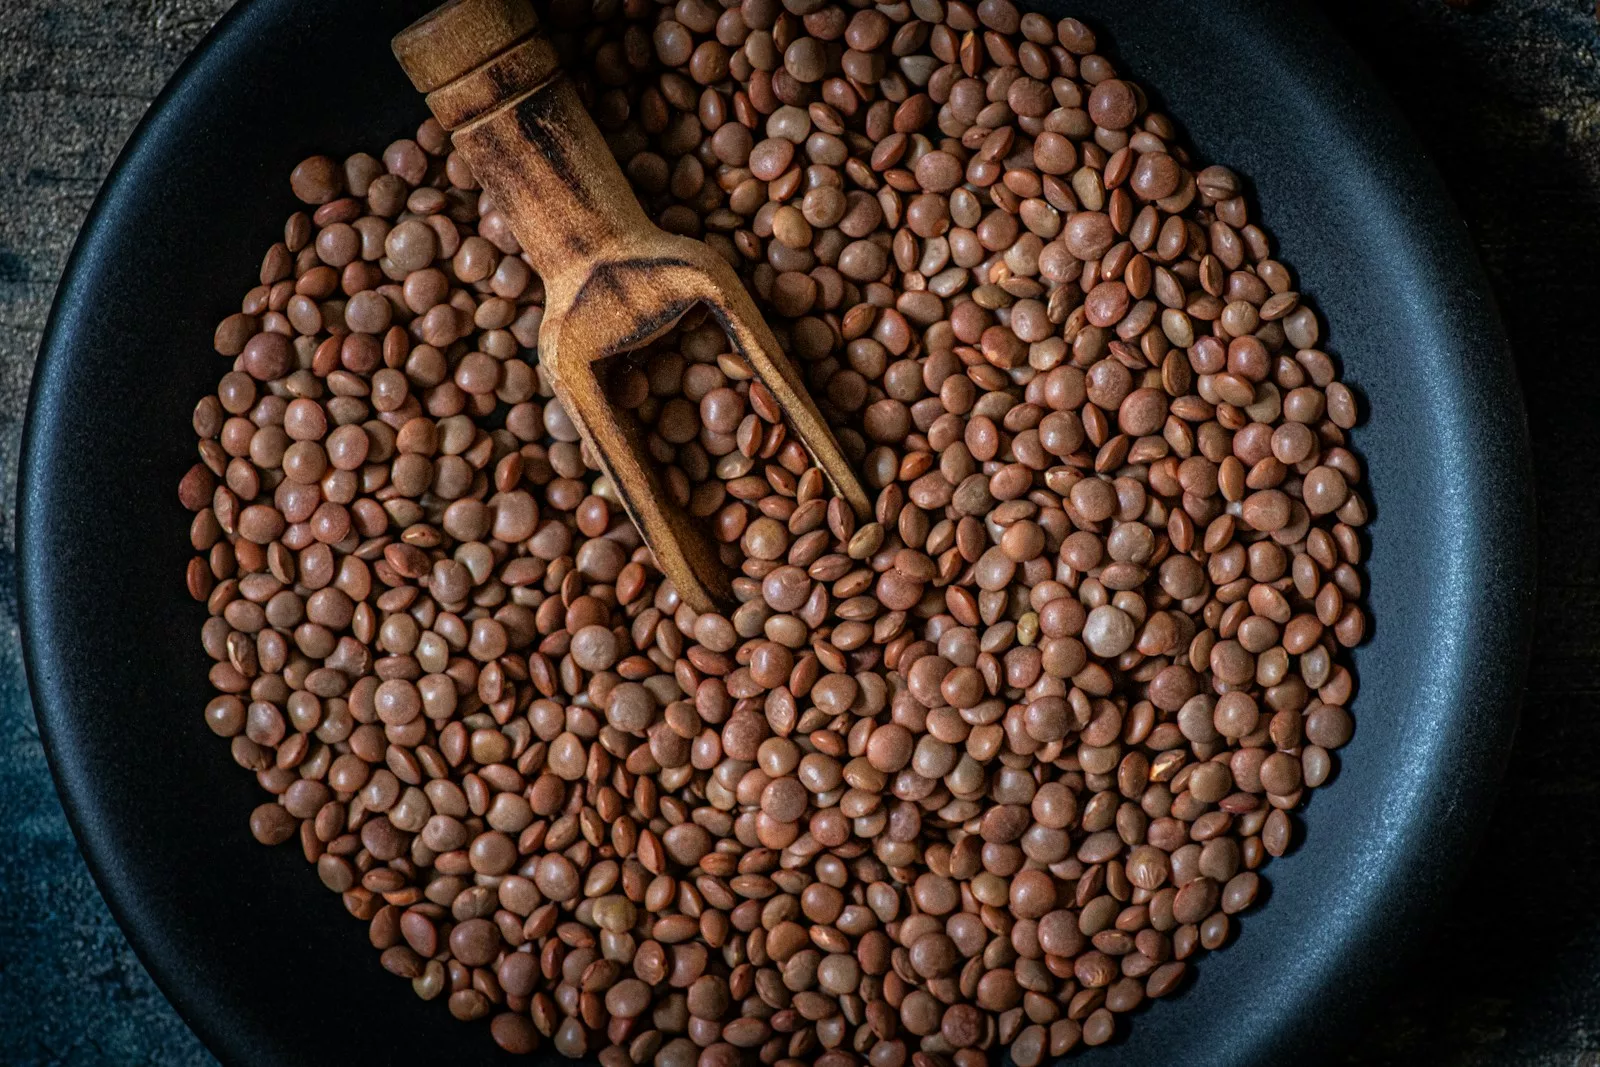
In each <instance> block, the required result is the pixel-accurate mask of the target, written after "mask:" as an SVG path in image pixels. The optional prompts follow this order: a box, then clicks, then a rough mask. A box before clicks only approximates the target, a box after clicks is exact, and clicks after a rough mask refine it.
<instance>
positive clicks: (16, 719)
mask: <svg viewBox="0 0 1600 1067" xmlns="http://www.w3.org/2000/svg"><path fill="white" fill-rule="evenodd" d="M228 2H229V0H114V2H112V3H110V4H107V3H105V2H104V0H0V473H3V478H4V481H3V487H0V1064H5V1065H15V1067H36V1065H45V1064H70V1065H74V1067H76V1065H80V1064H81V1065H102V1064H103V1065H108V1067H110V1065H115V1067H122V1065H133V1064H156V1065H162V1067H167V1065H174V1067H188V1065H201V1064H210V1063H213V1062H214V1061H213V1060H212V1058H211V1057H210V1056H209V1055H208V1054H207V1053H206V1052H205V1050H204V1049H203V1048H201V1047H200V1045H199V1043H198V1042H197V1041H196V1040H195V1038H194V1037H193V1035H191V1034H190V1033H189V1031H188V1030H187V1029H186V1028H185V1027H184V1025H183V1023H182V1022H181V1021H180V1020H179V1019H178V1018H177V1016H176V1015H175V1014H174V1013H173V1011H172V1009H171V1008H170V1007H169V1006H168V1005H167V1002H166V1001H165V1000H164V999H163V998H162V996H161V994H160V993H159V992H158V991H157V990H156V989H155V987H154V985H153V984H152V983H151V981H150V979H149V977H148V975H146V973H145V971H144V969H143V968H142V967H141V966H140V964H139V962H138V960H137V959H136V958H135V957H134V955H133V953H132V951H131V950H130V949H129V948H128V944H127V942H126V940H125V939H124V938H123V936H122V934H121V932H120V931H119V930H118V929H117V927H116V924H115V923H114V922H113V921H112V919H111V917H110V915H109V914H108V912H107V911H106V908H105V905H104V903H103V902H102V901H101V899H100V896H99V894H98V893H97V892H96V890H95V888H94V885H93V883H92V882H91V880H90V879H89V876H88V873H87V871H86V869H85V868H84V865H83V861H82V860H81V859H80V857H79V855H78V851H77V847H76V845H75V844H74V842H73V839H72V835H71V833H70V831H69V830H68V828H67V825H66V821H65V819H64V817H63V816H62V813H61V809H60V806H59V804H58V803H57V801H56V797H55V793H54V790H53V788H52V786H51V784H50V777H49V772H48V770H47V768H46V766H45V760H44V754H43V751H42V749H41V747H40V744H39V737H38V731H37V728H36V726H35V724H34V719H33V716H32V713H31V711H30V709H29V707H28V704H27V698H26V690H25V686H24V683H23V680H22V670H21V665H20V662H19V657H18V652H17V640H16V610H15V597H14V593H13V587H12V579H11V573H12V559H13V556H12V551H13V547H14V527H13V520H12V506H13V500H14V496H15V492H14V491H15V477H16V476H15V468H16V462H15V461H16V456H17V450H18V443H19V440H20V436H21V431H22V418H23V410H24V407H25V405H26V399H27V386H28V379H29V374H30V371H31V369H32V364H33V358H34V353H35V351H36V349H37V347H38V342H39V337H40V331H41V330H42V328H43V325H44V320H45V316H46V314H47V312H48V310H49V305H50V299H51V296H52V294H53V293H54V291H55V285H56V280H57V278H58V276H59V273H60V271H61V268H62V265H63V264H64V262H65V260H66V256H67V253H68V251H69V250H70V248H71V244H72V239H73V236H74V234H75V232H76V230H77V227H78V225H79V223H80V222H81V221H82V218H83V216H84V213H85V212H86V211H87V210H88V208H89V205H90V203H91V202H92V200H93V198H94V194H95V191H96V189H97V188H98V186H99V184H100V181H101V179H102V178H103V177H104V175H105V173H106V171H107V170H108V169H109V168H110V166H111V163H112V161H113V160H114V159H115V157H116V154H117V151H118V150H119V148H120V147H121V145H122V143H123V141H124V139H125V138H126V137H127V135H128V133H129V131H131V129H132V128H133V125H134V123H135V122H137V121H138V118H139V116H140V115H141V114H142V113H143V111H144V109H145V107H146V105H147V104H148V102H149V100H150V99H151V98H152V97H153V96H154V95H155V93H156V92H157V91H158V90H159V89H160V87H161V85H162V84H163V82H164V81H165V80H166V78H167V77H168V75H169V74H170V73H171V71H172V70H173V68H175V67H176V66H177V64H178V63H179V62H180V61H181V59H182V58H183V56H184V55H185V54H186V53H187V52H188V50H189V49H190V48H191V47H193V45H194V44H195V43H196V42H197V41H198V40H199V39H200V37H201V36H202V35H203V34H204V33H205V31H206V30H207V29H208V28H209V27H210V26H211V24H212V23H213V22H214V21H215V20H216V18H217V17H218V16H220V15H221V14H222V12H223V11H224V10H226V8H227V7H228ZM307 2H312V0H307ZM1321 2H1322V4H1323V6H1324V7H1325V8H1326V9H1327V11H1328V13H1329V14H1330V15H1331V16H1332V17H1333V18H1334V19H1335V21H1336V22H1338V23H1339V24H1340V26H1341V28H1342V29H1343V30H1344V31H1345V33H1346V34H1347V36H1349V38H1350V39H1351V40H1352V41H1353V42H1354V43H1355V45H1356V47H1357V48H1358V50H1360V51H1361V52H1362V53H1363V54H1365V55H1366V56H1367V58H1368V59H1369V60H1370V61H1371V62H1372V63H1373V65H1374V66H1375V67H1376V68H1377V70H1378V72H1379V74H1380V76H1381V77H1382V78H1383V79H1384V81H1385V82H1386V83H1387V84H1388V85H1389V87H1390V89H1391V91H1392V92H1393V94H1394V96H1395V98H1396V99H1397V101H1398V102H1399V104H1400V106H1401V108H1402V110H1404V111H1405V112H1406V114H1407V115H1408V117H1409V118H1410V119H1411V121H1412V123H1413V124H1414V126H1415V127H1416V128H1417V131H1418V134H1419V136H1420V138H1421V139H1422V141H1423V143H1424V145H1425V146H1426V147H1427V148H1428V149H1429V150H1430V152H1431V153H1432V154H1433V156H1434V158H1435V160H1436V162H1437V163H1438V165H1439V167H1440V169H1441V171H1442V172H1443V173H1444V175H1445V178H1446V181H1447V183H1448V184H1449V185H1450V187H1451V190H1452V193H1453V194H1454V196H1455V197H1456V200H1457V202H1458V203H1459V204H1460V206H1461V209H1462V213H1463V214H1464V215H1465V217H1466V218H1467V221H1468V224H1469V226H1470V227H1471V229H1472V232H1473V236H1474V237H1475V239H1476V240H1477V242H1478V244H1479V246H1480V248H1481V250H1482V254H1483V258H1484V262H1485V265H1486V266H1487V268H1488V270H1489V273H1490V275H1491V278H1492V280H1493V282H1494V284H1495V288H1496V291H1497V293H1498V296H1499V299H1500V301H1501V306H1502V309H1503V310H1504V312H1505V315H1506V320H1507V327H1508V330H1509V332H1510V334H1511V338H1512V343H1513V346H1514V348H1515V349H1516V351H1517V353H1518V360H1519V365H1520V369H1521V372H1522V376H1523V382H1524V390H1525V392H1526V393H1527V401H1528V407H1529V414H1530V422H1531V424H1532V428H1533V436H1534V448H1535V459H1536V462H1537V464H1538V475H1537V489H1538V493H1539V497H1540V510H1541V513H1540V530H1539V552H1540V558H1541V560H1542V561H1543V564H1544V578H1543V589H1542V591H1541V600H1540V614H1539V622H1538V633H1537V642H1538V645H1537V649H1536V651H1535V654H1534V662H1533V666H1532V672H1531V681H1530V692H1529V698H1528V701H1527V707H1526V709H1525V711H1524V718H1523V729H1522V733H1521V736H1520V737H1519V739H1518V742H1517V747H1516V750H1515V751H1514V753H1513V754H1512V759H1511V769H1510V773H1509V775H1508V778H1507V781H1506V785H1505V787H1504V789H1503V791H1502V796H1501V801H1500V805H1499V808H1498V811H1497V813H1496V815H1495V817H1494V819H1493V820H1492V821H1491V823H1490V825H1489V826H1488V827H1487V828H1486V834H1485V839H1484V843H1483V845H1482V847H1481V848H1480V849H1479V851H1478V854H1477V858H1476V861H1475V864H1474V867H1473V870H1472V873H1471V875H1470V876H1469V878H1468V879H1467V881H1466V883H1465V884H1464V885H1463V887H1462V889H1461V891H1460V892H1459V893H1458V895H1457V898H1456V899H1455V901H1453V902H1452V904H1451V905H1450V906H1449V907H1447V908H1446V909H1445V910H1444V913H1443V914H1442V915H1441V916H1440V928H1439V931H1438V932H1437V933H1436V934H1435V935H1433V936H1432V938H1431V939H1430V940H1429V941H1428V942H1427V943H1426V944H1425V945H1424V946H1422V948H1421V950H1420V951H1419V952H1418V954H1417V962H1416V963H1415V965H1414V966H1413V967H1412V969H1411V970H1410V972H1409V973H1408V974H1407V976H1406V977H1405V978H1404V979H1403V980H1402V981H1401V982H1400V983H1399V985H1398V988H1397V989H1396V990H1395V991H1394V993H1393V995H1392V996H1390V997H1388V998H1387V999H1386V1001H1385V1004H1384V1006H1383V1007H1382V1008H1381V1009H1380V1011H1379V1012H1378V1013H1377V1014H1376V1015H1375V1016H1374V1017H1373V1019H1372V1020H1371V1021H1370V1023H1369V1025H1368V1026H1367V1027H1366V1028H1365V1030H1364V1032H1362V1033H1361V1034H1359V1035H1357V1036H1356V1037H1355V1039H1354V1041H1353V1047H1352V1049H1351V1050H1350V1051H1349V1052H1348V1054H1347V1055H1346V1057H1345V1059H1346V1062H1348V1063H1349V1064H1358V1065H1369V1064H1370V1065H1389V1064H1394V1065H1400V1064H1407V1065H1440V1067H1445V1065H1448V1067H1524V1065H1526V1067H1600V912H1597V908H1596V902H1595V899H1594V895H1593V887H1594V885H1595V884H1596V881H1597V877H1596V876H1597V875H1600V819H1597V818H1596V815H1597V812H1596V806H1597V804H1596V802H1597V799H1600V774H1597V772H1596V770H1595V766H1596V760H1595V755H1594V754H1595V753H1597V752H1600V714H1597V712H1600V565H1597V563H1596V559H1597V550H1596V547H1595V536H1594V531H1595V529H1596V526H1597V520H1600V468H1597V465H1596V464H1595V463H1594V461H1593V457H1594V456H1595V455H1597V454H1600V419H1597V418H1596V417H1595V414H1594V411H1595V398H1596V397H1597V396H1600V358H1596V356H1597V352H1596V347H1597V346H1596V333H1597V331H1596V326H1595V323H1596V312H1595V309H1596V308H1597V307H1600V273H1597V272H1596V270H1595V267H1594V255H1595V250H1596V249H1597V248H1600V25H1597V23H1596V19H1595V13H1594V4H1593V2H1592V0H1480V2H1479V3H1477V4H1476V5H1473V6H1472V7H1471V8H1470V9H1469V10H1465V11H1463V10H1459V9H1457V8H1455V7H1452V6H1449V5H1447V4H1446V3H1445V0H1321ZM1135 73H1137V72H1135ZM1267 215H1268V217H1269V219H1270V215H1271V206H1270V205H1267ZM130 284H141V282H139V281H138V280H137V279H130ZM1486 669H1490V666H1489V665H1486Z"/></svg>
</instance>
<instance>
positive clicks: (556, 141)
mask: <svg viewBox="0 0 1600 1067" xmlns="http://www.w3.org/2000/svg"><path fill="white" fill-rule="evenodd" d="M393 48H394V54H395V58H397V59H398V60H399V61H400V65H401V67H402V68H404V70H405V72H406V74H407V76H408V77H410V79H411V81H412V84H414V85H415V86H416V87H417V88H418V89H419V90H421V91H423V92H425V93H427V94H428V107H429V108H431V109H432V111H433V113H434V115H435V117H437V118H438V120H439V122H440V124H441V125H443V126H444V128H445V129H446V130H449V131H451V133H452V134H453V135H454V136H453V140H454V143H455V146H456V149H457V151H459V152H461V153H462V155H463V156H464V157H465V158H466V160H467V163H468V164H469V165H470V166H471V167H472V172H473V174H474V175H475V176H476V177H477V179H478V181H479V182H480V183H481V184H482V185H483V187H484V188H485V189H487V190H488V191H489V192H490V194H491V195H492V196H493V197H494V199H495V203H496V205H497V206H498V207H499V208H500V210H501V213H502V214H503V215H504V216H505V218H506V220H507V222H508V223H509V224H510V227H511V232H512V233H513V234H515V235H516V238H517V241H518V242H519V243H520V244H521V245H522V249H523V251H524V252H525V253H526V254H527V256H528V259H529V260H530V261H531V262H532V264H533V267H534V269H535V270H537V271H538V272H539V274H540V276H541V277H543V278H544V279H545V281H546V283H547V284H549V283H550V282H552V281H553V280H555V278H556V277H557V276H558V275H561V274H566V273H569V272H573V273H574V274H575V276H577V277H582V276H583V275H584V274H586V273H587V271H588V268H589V266H590V265H592V264H593V263H594V262H596V261H597V260H600V259H615V258H618V253H619V250H621V249H625V248H629V247H634V248H638V247H642V246H645V245H647V244H648V243H649V242H650V239H651V238H653V237H656V236H658V235H659V231H658V230H657V228H656V226H655V225H654V224H653V223H652V222H651V221H650V220H649V218H648V217H646V215H645V213H644V209H643V208H641V207H640V206H639V201H638V198H637V197H636V196H635V195H634V192H633V188H632V187H631V186H630V185H629V184H628V179H627V177H626V176H625V175H624V174H623V173H622V168H621V167H619V166H618V165H617V161H616V159H615V158H614V157H613V156H612V154H611V151H610V149H609V148H608V147H607V145H606V143H605V139H604V138H603V137H602V136H601V134H600V130H599V129H598V128H597V127H596V126H595V124H594V120H593V119H592V118H590V117H589V113H588V112H587V111H586V110H585V109H584V107H583V103H582V101H580V100H579V99H578V94H577V92H576V90H575V89H574V88H573V85H572V83H571V81H569V80H568V79H567V77H566V76H565V75H564V74H562V73H561V70H560V65H559V63H558V61H557V57H556V53H555V50H554V49H553V48H552V47H551V46H550V43H549V42H548V41H546V40H545V39H544V37H543V36H542V35H540V33H539V30H538V20H537V18H536V17H535V15H534V12H533V6H532V4H531V3H529V0H451V2H450V3H447V4H445V5H443V6H442V7H440V8H438V9H436V10H435V11H433V12H432V13H430V14H428V15H425V16H423V17H422V18H421V19H419V20H417V21H416V22H414V23H412V24H411V25H410V26H408V27H407V28H406V29H404V30H402V31H401V32H400V33H399V34H398V35H397V36H396V37H395V38H394V41H393Z"/></svg>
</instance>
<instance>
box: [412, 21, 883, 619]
mask: <svg viewBox="0 0 1600 1067" xmlns="http://www.w3.org/2000/svg"><path fill="white" fill-rule="evenodd" d="M393 46H394V54H395V56H396V58H398V59H399V60H400V65H401V66H402V67H404V68H405V72H406V74H407V75H408V76H409V77H410V78H411V81H412V83H413V84H414V85H416V87H417V88H418V89H419V90H421V91H423V92H425V93H427V94H428V106H429V107H430V108H432V109H433V113H434V115H436V116H437V117H438V119H439V122H440V123H441V124H443V126H444V128H445V129H446V130H449V131H451V134H452V139H453V140H454V142H455V147H456V150H457V151H459V152H460V153H461V154H462V155H463V156H464V157H465V158H466V160H467V162H468V163H469V164H470V165H471V166H472V171H473V174H474V175H475V176H476V177H477V179H478V181H479V182H481V183H482V185H483V187H484V188H485V189H486V190H488V192H489V195H490V196H492V197H493V198H494V202H495V206H496V207H497V208H498V209H499V210H500V212H501V213H502V214H504V215H505V217H506V220H507V221H508V222H509V223H510V226H511V232H512V233H514V234H515V235H516V237H517V240H518V241H519V242H520V243H521V244H522V248H523V251H524V252H525V253H526V254H527V257H528V259H529V261H530V262H531V263H532V264H533V267H534V269H535V270H537V271H538V272H539V275H540V277H541V278H543V279H544V286H545V312H544V322H543V325H542V326H541V327H540V330H539V361H540V364H541V365H542V366H543V368H544V372H545V374H546V376H547V377H548V378H549V380H550V382H551V384H552V385H553V386H554V388H555V393H556V396H557V397H558V398H559V399H560V401H561V404H562V407H564V408H565V409H566V412H567V415H568V416H570V417H571V419H572V421H573V422H574V423H575V424H577V427H578V431H579V433H581V434H582V435H583V439H584V440H585V441H586V442H587V443H588V445H589V447H590V448H591V449H592V450H593V452H594V454H595V456H596V457H598V458H599V461H600V465H601V466H602V467H603V468H604V469H605V472H606V474H607V475H608V476H609V477H610V479H611V482H612V484H613V485H614V486H615V487H616V490H617V494H618V496H620V497H621V499H622V505H623V507H624V508H626V509H627V512H628V514H629V516H630V517H632V519H633V521H634V523H635V524H636V525H637V526H638V527H639V532H640V533H642V534H643V535H644V539H645V541H646V543H648V544H649V546H650V548H651V550H652V551H653V552H654V553H655V557H656V561H657V562H658V563H659V564H660V566H661V569H662V571H663V572H664V573H665V574H666V576H667V577H668V578H669V579H671V581H672V584H673V586H674V587H675V588H676V589H677V591H678V595H679V596H681V597H682V598H683V600H684V602H685V603H686V604H688V605H689V606H690V607H691V608H692V609H694V610H695V611H697V612H704V611H711V610H714V608H715V607H717V606H718V604H719V603H720V604H726V603H728V601H729V600H730V599H731V597H732V592H731V586H730V581H729V575H728V573H727V570H726V568H725V567H724V566H723V565H722V561H721V559H720V558H719V556H718V555H717V550H716V546H715V545H714V544H713V543H712V541H711V538H710V536H709V534H708V532H707V531H705V530H700V529H696V528H695V526H694V525H693V524H692V523H691V521H690V519H689V517H688V516H687V515H685V514H684V513H683V512H682V511H681V510H679V509H677V508H674V507H672V506H670V505H669V504H668V503H667V498H666V493H665V492H664V490H663V486H662V482H661V476H660V474H659V472H658V470H657V467H656V464H655V463H654V462H653V461H652V460H651V458H650V456H649V454H648V453H647V452H646V451H645V448H644V442H643V435H642V433H641V430H640V427H639V424H638V420H637V419H636V418H635V417H634V416H632V415H631V414H628V413H626V412H622V411H619V410H617V408H616V407H615V405H614V404H613V403H612V402H611V400H610V398H609V397H608V396H607V395H606V392H605V388H604V386H603V384H602V382H601V379H600V376H599V373H598V371H599V368H598V367H597V366H596V363H597V361H599V360H603V359H606V358H607V357H610V356H614V355H617V354H619V353H622V352H627V351H629V350H631V349H636V348H639V347H641V346H643V345H645V344H648V343H649V342H650V341H652V340H654V339H655V338H658V337H660V336H661V335H662V334H664V333H666V332H667V331H668V330H670V329H671V328H672V326H673V325H674V324H675V323H676V322H677V321H678V320H679V319H680V318H682V317H683V315H684V313H685V312H687V311H689V310H690V309H691V308H693V307H694V306H695V305H696V304H704V305H705V306H706V307H707V308H708V309H709V310H710V312H711V314H712V315H713V316H715V318H716V320H717V322H718V323H720V324H721V325H722V327H723V329H724V330H726V331H727V335H728V339H729V342H730V344H731V345H732V347H733V349H734V351H736V352H737V353H738V354H739V355H741V356H743V357H744V359H745V360H746V361H748V363H749V365H750V367H751V368H752V370H753V371H754V373H755V377H756V378H757V379H759V380H760V382H761V384H762V385H764V386H766V388H767V389H768V390H770V391H771V393H772V396H773V397H774V398H775V399H776V401H777V403H778V406H779V407H780V408H781V409H782V410H783V412H784V415H785V416H786V417H787V418H788V421H789V426H790V428H791V430H792V432H793V433H795V434H796V435H797V436H798V437H799V439H800V442H801V443H802V444H803V445H804V446H805V447H806V449H807V450H808V451H809V452H810V453H811V456H812V458H813V459H814V460H815V462H816V464H817V466H818V467H819V468H820V469H821V470H822V473H823V475H824V476H825V477H826V478H827V480H828V481H829V483H830V484H831V485H832V487H833V490H834V492H835V493H836V494H837V495H838V496H839V497H841V498H842V499H843V500H845V501H846V502H847V503H848V504H849V505H850V507H852V508H853V509H854V510H855V512H856V515H857V517H858V518H863V519H864V518H866V516H867V514H868V512H869V510H870V505H869V503H868V501H867V495H866V493H865V492H864V491H863V490H862V488H861V484H860V483H859V482H858V481H857V480H856V477H855V475H854V474H853V473H852V472H851V470H850V467H849V465H848V464H847V463H846V462H845V458H844V454H843V453H842V452H841V451H840V450H839V444H838V442H837V441H835V440H834V438H833V434H832V433H831V432H829V430H828V427H827V424H826V423H824V422H823V421H822V415H821V413H820V412H818V411H817V406H816V404H815V403H813V402H812V400H811V397H810V396H809V395H808V394H807V393H806V390H805V386H804V384H803V383H802V382H801V380H800V376H799V375H798V374H797V373H796V372H795V369H794V367H793V365H792V364H790V362H789V360H788V359H787V358H786V357H785V356H784V354H783V351H782V350H781V349H780V348H779V347H778V341H777V338H775V337H774V336H773V335H772V330H771V329H770V328H769V327H768V326H767V324H766V322H765V321H763V320H762V318H761V313H760V312H759V311H757V310H756V306H755V304H754V303H753V302H752V301H751V299H750V295H749V293H747V292H745V289H744V286H743V285H741V284H740V282H739V278H738V275H736V274H735V273H734V271H733V268H732V267H730V266H729V265H728V263H727V262H726V261H725V260H724V259H723V258H722V257H721V256H719V255H717V254H716V253H715V252H713V251H712V250H711V249H710V248H708V247H706V246H705V245H704V244H702V243H701V242H699V241H696V240H693V239H691V238H688V237H679V236H674V235H672V234H668V233H665V232H663V231H662V230H660V229H659V228H657V227H656V225H655V224H654V223H652V222H651V221H650V220H649V219H648V218H646V217H645V213H644V210H643V208H641V207H640V205H639V201H638V199H637V198H636V197H635V196H634V193H633V189H632V188H631V187H630V186H629V185H628V180H627V178H625V177H624V176H623V174H622V169H621V168H620V167H618V166H617V162H616V160H615V159H614V158H612V155H611V152H610V150H609V149H608V148H607V147H606V143H605V141H604V139H602V137H601V135H600V131H599V130H598V129H597V128H596V127H595V125H594V122H593V120H592V119H590V118H589V115H588V113H587V112H585V111H584V109H583V105H582V103H581V102H580V101H579V100H578V94H577V92H576V91H575V90H574V89H573V86H572V84H571V83H570V82H569V81H568V80H567V78H566V77H565V75H563V74H562V73H561V71H560V68H559V65H558V62H557V59H556V54H555V51H554V50H553V49H552V48H551V46H550V44H549V43H548V42H547V41H545V40H544V38H542V37H541V36H539V34H538V32H537V21H536V19H535V17H534V13H533V8H532V6H531V4H530V3H529V2H528V0H452V2H451V3H447V4H445V5H444V6H443V7H440V8H439V9H438V10H436V11H434V12H433V13H432V14H430V15H427V16H426V17H424V18H422V19H420V20H419V21H417V22H415V23H413V24H412V25H411V26H410V27H408V28H407V29H405V30H404V31H403V32H401V33H400V34H399V35H398V36H397V37H395V39H394V42H393ZM705 525H707V526H709V524H705Z"/></svg>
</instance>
